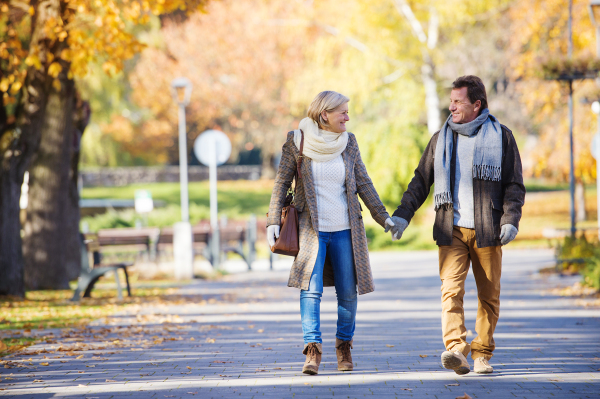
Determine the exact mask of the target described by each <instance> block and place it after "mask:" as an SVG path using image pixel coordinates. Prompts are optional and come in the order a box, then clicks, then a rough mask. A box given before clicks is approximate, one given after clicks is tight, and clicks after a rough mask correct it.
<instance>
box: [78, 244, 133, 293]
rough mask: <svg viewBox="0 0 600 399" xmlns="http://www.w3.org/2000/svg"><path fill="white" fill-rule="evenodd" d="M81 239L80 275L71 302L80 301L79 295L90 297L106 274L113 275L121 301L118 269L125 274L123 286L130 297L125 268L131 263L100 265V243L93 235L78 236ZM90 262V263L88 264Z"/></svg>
mask: <svg viewBox="0 0 600 399" xmlns="http://www.w3.org/2000/svg"><path fill="white" fill-rule="evenodd" d="M80 237H81V274H80V275H79V279H78V280H77V288H76V289H75V292H74V293H73V298H71V301H73V302H78V301H79V300H80V299H81V293H82V292H83V296H84V297H90V294H91V292H92V289H93V288H94V285H95V284H96V282H97V281H98V280H99V279H100V277H102V276H104V275H105V274H107V273H111V272H112V273H114V275H115V281H116V284H117V295H118V297H119V299H120V300H121V299H123V292H122V288H121V282H120V280H119V269H120V270H123V272H124V273H125V284H126V286H127V295H129V296H131V287H130V285H129V275H128V274H127V267H129V266H131V265H132V264H133V263H126V262H123V263H116V264H110V265H102V254H101V253H100V241H99V239H98V236H97V235H95V234H86V235H83V234H80ZM90 261H91V262H90Z"/></svg>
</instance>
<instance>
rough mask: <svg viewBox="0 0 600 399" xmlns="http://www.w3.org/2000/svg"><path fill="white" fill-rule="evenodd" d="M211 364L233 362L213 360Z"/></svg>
mask: <svg viewBox="0 0 600 399" xmlns="http://www.w3.org/2000/svg"><path fill="white" fill-rule="evenodd" d="M211 363H233V362H225V361H223V360H213V361H212V362H211ZM188 368H189V367H188Z"/></svg>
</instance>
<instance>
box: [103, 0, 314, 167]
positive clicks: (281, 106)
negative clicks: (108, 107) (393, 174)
mask: <svg viewBox="0 0 600 399" xmlns="http://www.w3.org/2000/svg"><path fill="white" fill-rule="evenodd" d="M302 13H303V7H302V5H301V4H298V3H294V2H288V1H282V0H270V1H259V0H249V1H244V2H239V1H231V0H224V1H220V2H213V3H211V4H210V5H209V6H208V8H207V13H206V14H196V15H193V16H191V17H190V18H189V19H188V20H186V21H185V22H184V23H181V24H178V23H174V22H165V23H164V24H163V28H162V29H161V38H160V39H157V40H154V43H155V44H154V45H153V46H150V47H149V48H147V49H146V50H145V51H144V52H143V53H142V55H141V57H140V60H139V62H138V63H137V65H136V66H135V69H134V70H133V71H132V72H131V73H130V74H129V81H130V84H131V88H132V94H131V99H132V101H133V103H134V104H135V106H136V107H138V108H139V109H140V110H143V111H142V112H141V114H142V115H145V116H142V117H141V118H140V117H139V115H140V114H136V115H125V116H124V115H115V116H114V117H113V119H112V121H111V123H110V124H108V125H105V126H103V130H104V132H105V133H107V134H110V135H111V136H112V138H113V139H114V140H116V141H117V142H119V143H120V144H121V145H122V146H123V148H125V149H126V150H127V152H129V153H131V154H132V156H134V157H137V156H139V157H143V158H145V159H147V160H148V161H149V162H153V163H171V164H173V163H176V162H177V159H178V145H177V140H176V137H177V136H176V134H174V132H176V127H177V111H176V104H175V102H174V101H173V99H172V97H171V94H170V93H171V91H170V84H171V81H172V79H173V78H175V77H178V76H185V77H187V78H189V79H190V80H191V81H192V83H193V90H192V98H191V103H190V106H189V107H188V109H187V110H186V119H187V126H188V132H189V133H188V148H191V144H192V142H193V140H194V139H195V138H196V137H197V136H198V134H200V133H201V132H202V131H204V130H205V129H211V128H216V129H220V130H223V131H224V132H225V133H226V134H228V135H229V137H230V138H231V139H232V141H233V145H234V154H233V156H232V157H235V155H236V152H237V151H239V150H240V149H243V148H244V147H245V146H246V147H247V148H252V147H257V148H260V149H261V151H262V155H263V160H264V166H265V168H264V170H267V171H269V172H271V173H272V158H273V155H274V154H276V153H277V152H278V151H280V149H281V145H282V140H284V139H285V134H286V133H287V132H288V131H289V130H292V129H293V128H294V127H295V123H297V122H298V120H299V119H300V118H301V117H302V113H303V112H304V109H298V107H296V106H295V105H294V104H293V101H292V100H291V95H290V92H289V89H288V88H287V85H288V82H289V81H291V80H293V79H294V76H296V75H297V74H298V73H299V71H300V70H301V69H302V68H303V67H304V56H303V53H302V47H303V45H306V44H307V43H309V42H310V40H311V38H312V37H313V34H312V32H311V30H310V29H309V27H307V26H299V27H298V26H287V25H286V24H283V23H282V20H283V18H285V17H286V16H288V15H294V16H296V17H298V18H301V17H302V15H303V14H302ZM158 71H165V73H164V74H162V75H161V74H159V73H158ZM290 110H291V112H290Z"/></svg>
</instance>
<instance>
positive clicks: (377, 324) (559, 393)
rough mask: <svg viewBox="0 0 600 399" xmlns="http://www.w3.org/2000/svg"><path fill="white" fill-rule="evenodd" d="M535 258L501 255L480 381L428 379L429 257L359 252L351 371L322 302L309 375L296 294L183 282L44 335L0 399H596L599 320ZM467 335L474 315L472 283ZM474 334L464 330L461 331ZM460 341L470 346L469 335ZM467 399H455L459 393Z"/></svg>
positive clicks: (4, 373)
mask: <svg viewBox="0 0 600 399" xmlns="http://www.w3.org/2000/svg"><path fill="white" fill-rule="evenodd" d="M551 255H552V254H551V253H550V252H549V251H510V250H507V251H505V258H504V259H505V261H504V267H503V276H502V314H501V317H500V322H499V324H498V327H497V330H496V335H495V338H496V344H497V350H496V352H495V356H494V358H493V359H492V364H493V365H494V367H495V372H494V374H492V375H477V374H474V373H470V374H468V375H466V376H458V375H456V374H455V373H454V372H452V371H448V370H445V369H443V368H442V366H441V364H440V354H441V353H442V351H443V346H442V341H441V331H440V292H439V286H440V281H439V278H438V275H437V268H438V267H437V254H436V253H435V252H433V253H432V252H420V253H375V254H372V263H373V269H374V276H375V280H376V291H375V292H374V293H372V294H368V295H365V296H360V297H359V305H358V318H357V326H356V335H355V343H354V350H353V357H354V361H355V363H356V366H355V371H354V372H346V373H341V372H338V371H337V370H336V362H335V350H334V347H333V343H334V339H335V336H334V334H335V319H336V305H335V294H334V292H333V289H326V293H325V295H324V297H323V305H322V328H323V333H324V339H325V340H324V344H323V347H324V355H323V363H322V367H321V372H320V374H319V375H318V376H307V375H303V374H302V373H301V367H302V363H303V360H304V359H303V355H302V354H301V350H302V335H301V328H300V316H299V301H298V296H299V294H298V291H297V290H295V289H292V288H287V287H285V283H286V281H287V271H286V270H285V269H286V268H288V267H289V262H287V261H285V260H284V261H282V262H280V263H279V264H278V265H277V268H276V270H275V271H268V270H264V271H255V272H252V273H239V274H234V275H230V276H227V278H226V279H225V280H223V281H218V282H210V281H197V282H195V283H194V284H193V285H191V286H188V287H186V288H185V289H184V290H183V291H184V293H185V294H194V296H195V298H198V296H197V295H198V294H201V295H202V296H203V300H202V301H200V302H198V301H195V302H194V303H191V301H190V302H187V301H185V300H184V301H181V303H180V304H177V305H173V306H169V307H166V306H165V307H162V308H161V307H159V308H156V307H154V308H150V307H144V306H142V307H140V308H139V309H138V311H137V312H136V313H135V314H131V315H122V316H118V317H111V318H109V319H103V320H101V321H98V322H97V323H95V326H92V327H90V328H88V329H86V330H83V331H81V330H77V331H70V332H64V331H63V332H60V331H58V332H57V333H56V337H55V338H54V339H49V340H48V342H47V343H45V344H43V345H36V346H35V347H32V348H30V349H29V350H30V351H37V353H35V352H34V354H31V355H27V356H25V357H23V356H19V357H16V358H9V359H6V358H5V359H4V360H10V361H11V363H10V364H8V366H9V367H12V368H10V369H6V368H5V369H0V372H1V374H0V378H1V379H2V382H0V388H4V389H5V390H2V391H0V396H3V395H5V396H7V397H14V398H30V397H31V398H90V399H92V398H98V399H106V398H123V397H127V398H129V397H134V398H161V399H162V398H193V397H200V398H206V399H209V398H234V397H241V398H266V397H268V398H362V397H376V398H401V397H413V398H425V397H432V398H452V399H454V398H457V397H472V398H600V310H599V309H598V308H595V309H591V308H590V309H586V308H583V307H578V306H576V305H575V301H574V300H573V299H568V298H560V297H555V296H552V295H550V294H549V293H548V292H547V289H549V288H551V287H555V286H556V285H558V284H570V283H573V282H574V281H575V280H576V278H575V279H573V278H570V279H559V278H557V277H550V278H543V277H541V276H540V275H538V274H537V273H536V270H538V269H539V268H541V267H543V266H546V265H548V263H549V262H550V261H551V259H552V256H551ZM466 291H467V294H466V296H465V303H466V317H467V320H468V325H467V328H469V329H470V330H474V323H475V322H474V320H475V311H476V305H477V299H476V293H475V283H474V280H473V278H472V275H469V279H468V281H467V288H466ZM474 333H475V332H474V331H473V334H474ZM472 337H473V336H471V338H472ZM465 394H467V395H468V396H465Z"/></svg>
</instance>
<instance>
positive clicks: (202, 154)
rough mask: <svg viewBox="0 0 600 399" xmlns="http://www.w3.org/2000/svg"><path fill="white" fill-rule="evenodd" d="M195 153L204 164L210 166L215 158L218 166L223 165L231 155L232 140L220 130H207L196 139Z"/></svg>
mask: <svg viewBox="0 0 600 399" xmlns="http://www.w3.org/2000/svg"><path fill="white" fill-rule="evenodd" d="M194 154H196V158H198V160H199V161H200V162H202V163H203V164H204V165H207V166H210V164H211V162H213V160H214V161H215V164H216V165H217V166H218V165H223V164H224V163H225V162H227V160H228V159H229V156H230V155H231V141H230V140H229V137H227V135H226V134H225V133H223V132H221V131H219V130H207V131H205V132H203V133H201V134H200V136H198V137H197V138H196V141H194ZM215 157H216V159H215Z"/></svg>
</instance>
